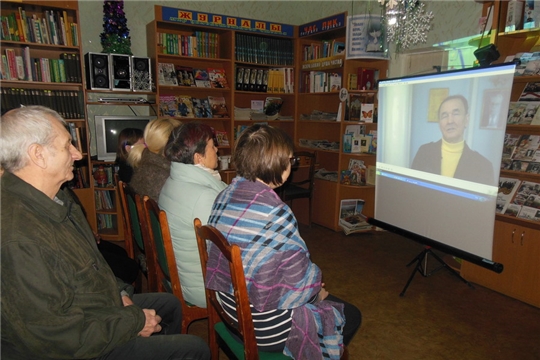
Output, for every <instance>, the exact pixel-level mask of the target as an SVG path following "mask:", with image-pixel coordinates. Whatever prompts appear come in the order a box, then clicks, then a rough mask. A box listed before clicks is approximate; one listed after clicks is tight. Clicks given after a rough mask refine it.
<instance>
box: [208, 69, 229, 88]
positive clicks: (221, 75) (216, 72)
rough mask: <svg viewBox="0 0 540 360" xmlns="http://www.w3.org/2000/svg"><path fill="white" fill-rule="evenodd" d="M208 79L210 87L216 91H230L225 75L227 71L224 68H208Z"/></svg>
mask: <svg viewBox="0 0 540 360" xmlns="http://www.w3.org/2000/svg"><path fill="white" fill-rule="evenodd" d="M207 71H208V79H209V80H210V86H212V87H213V88H216V89H228V88H229V83H228V82H227V76H226V75H225V69H223V68H208V69H207Z"/></svg>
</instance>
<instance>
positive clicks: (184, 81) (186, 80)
mask: <svg viewBox="0 0 540 360" xmlns="http://www.w3.org/2000/svg"><path fill="white" fill-rule="evenodd" d="M175 69H176V78H177V80H178V85H180V86H195V79H193V68H191V67H189V66H175Z"/></svg>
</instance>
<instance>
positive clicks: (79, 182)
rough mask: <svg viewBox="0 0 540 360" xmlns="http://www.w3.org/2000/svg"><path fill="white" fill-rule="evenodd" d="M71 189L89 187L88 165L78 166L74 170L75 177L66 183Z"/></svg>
mask: <svg viewBox="0 0 540 360" xmlns="http://www.w3.org/2000/svg"><path fill="white" fill-rule="evenodd" d="M66 185H67V186H69V188H70V189H85V188H88V187H89V182H88V167H86V166H77V167H76V168H75V169H74V170H73V179H71V180H70V181H68V182H67V184H66Z"/></svg>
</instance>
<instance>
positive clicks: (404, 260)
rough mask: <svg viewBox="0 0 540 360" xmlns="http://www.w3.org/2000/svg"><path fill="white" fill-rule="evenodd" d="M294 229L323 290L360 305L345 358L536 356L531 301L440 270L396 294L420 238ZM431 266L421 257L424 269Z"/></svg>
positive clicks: (538, 345)
mask: <svg viewBox="0 0 540 360" xmlns="http://www.w3.org/2000/svg"><path fill="white" fill-rule="evenodd" d="M300 230H301V234H302V237H303V238H304V240H305V241H306V243H307V245H308V248H309V250H310V252H311V256H312V260H313V262H315V263H316V264H317V265H319V267H320V268H321V269H322V270H323V280H324V282H325V283H326V289H327V290H328V291H329V292H330V293H332V294H334V295H336V296H338V297H340V298H342V299H344V300H347V301H349V302H351V303H353V304H355V305H356V306H358V308H359V309H360V310H361V311H362V315H363V323H362V327H361V328H360V330H359V331H358V333H357V334H356V336H355V338H354V339H353V340H352V342H351V344H350V345H349V353H350V356H349V359H351V360H353V359H358V360H364V359H366V360H373V359H389V360H390V359H392V360H393V359H401V360H408V359H410V360H418V359H429V360H438V359H440V360H452V359H466V360H480V359H485V360H488V359H489V360H496V359H501V360H511V359H520V360H529V359H531V360H532V359H540V309H538V308H535V307H532V306H530V305H527V304H524V303H522V302H520V301H518V300H514V299H511V298H509V297H507V296H504V295H501V294H499V293H496V292H494V291H491V290H489V289H486V288H483V287H481V286H476V285H475V288H474V289H473V288H471V287H469V286H467V285H466V284H465V283H463V282H461V280H459V279H458V278H457V277H455V276H454V275H452V274H451V273H450V272H449V271H447V270H441V271H437V272H435V273H434V274H433V275H431V276H428V277H423V276H421V275H420V274H417V275H416V276H415V278H414V279H413V281H412V283H411V284H410V286H409V287H408V289H407V291H406V293H405V296H403V297H400V296H399V294H400V293H401V291H402V290H403V287H404V286H405V284H406V282H407V280H408V278H409V276H410V274H411V271H412V270H413V267H412V266H411V267H406V265H407V264H408V263H409V262H410V261H411V260H412V259H413V258H414V257H415V256H416V255H417V254H419V253H420V252H421V251H422V250H423V247H422V245H420V244H418V243H416V242H413V241H411V240H408V239H405V238H403V237H401V236H398V235H395V234H391V233H388V232H373V233H364V234H352V235H348V236H345V235H344V234H342V233H336V232H334V231H331V230H328V229H326V228H323V227H320V226H318V225H313V226H312V228H309V227H306V226H301V228H300ZM439 254H440V253H439ZM440 255H444V254H440ZM539 261H540V259H539ZM435 265H437V264H436V262H435V261H433V260H428V268H431V267H434V266H435ZM206 325H207V324H206V321H199V322H197V323H193V324H192V325H191V327H190V331H189V332H190V333H191V334H196V335H200V336H202V337H203V338H205V339H206V338H207V329H206ZM221 359H222V360H223V359H226V357H225V356H224V355H222V356H221Z"/></svg>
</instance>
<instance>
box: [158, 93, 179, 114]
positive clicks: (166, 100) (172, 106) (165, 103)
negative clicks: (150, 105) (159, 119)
mask: <svg viewBox="0 0 540 360" xmlns="http://www.w3.org/2000/svg"><path fill="white" fill-rule="evenodd" d="M177 114H178V107H177V105H176V98H175V96H174V95H159V116H173V117H174V116H177Z"/></svg>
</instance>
